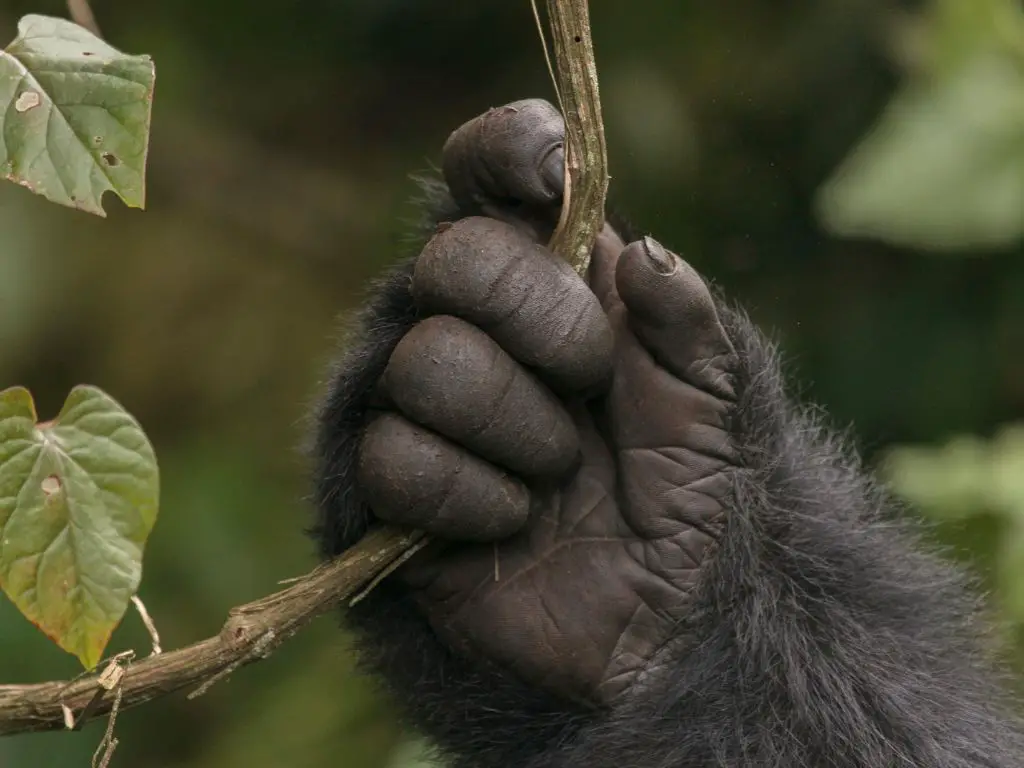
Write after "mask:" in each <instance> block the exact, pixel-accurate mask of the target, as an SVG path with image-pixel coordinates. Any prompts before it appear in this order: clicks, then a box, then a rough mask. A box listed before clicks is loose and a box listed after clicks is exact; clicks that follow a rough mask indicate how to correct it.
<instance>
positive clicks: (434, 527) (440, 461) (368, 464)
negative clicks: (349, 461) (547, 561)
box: [358, 414, 530, 541]
mask: <svg viewBox="0 0 1024 768" xmlns="http://www.w3.org/2000/svg"><path fill="white" fill-rule="evenodd" d="M358 478H359V483H360V485H361V486H362V488H363V491H364V493H365V494H366V499H367V501H368V502H369V504H370V508H371V509H372V510H373V512H374V514H375V515H376V516H377V517H379V518H380V519H381V520H384V521H386V522H390V523H394V524H396V525H407V526H410V527H413V528H418V529H421V530H425V531H426V532H427V533H430V534H432V535H434V536H439V537H441V538H445V539H453V540H462V541H495V540H497V539H503V538H506V537H508V536H511V535H512V534H514V533H515V532H516V531H518V530H519V529H520V527H522V525H523V524H524V523H525V522H526V519H527V517H528V516H529V512H530V496H529V492H528V491H527V489H526V487H525V486H524V485H523V484H522V483H521V482H520V481H519V480H517V479H515V478H513V477H510V476H509V475H507V474H505V473H503V472H501V471H500V470H498V469H497V468H496V467H493V466H491V465H490V464H487V463H486V462H485V461H483V460H481V459H479V458H477V457H476V456H473V455H472V454H470V453H468V452H467V451H466V450H464V449H462V448H460V447H458V446H456V445H453V444H452V443H450V442H448V441H447V440H445V439H444V438H442V437H440V436H439V435H435V434H433V433H432V432H430V431H428V430H426V429H424V428H423V427H419V426H416V425H415V424H412V423H410V422H409V421H407V420H406V419H404V418H402V417H401V416H398V415H397V414H386V415H384V416H381V417H379V418H378V419H377V420H375V421H374V422H372V423H371V424H370V426H369V427H368V428H367V430H366V433H365V434H364V436H363V441H362V443H361V445H360V451H359V469H358Z"/></svg>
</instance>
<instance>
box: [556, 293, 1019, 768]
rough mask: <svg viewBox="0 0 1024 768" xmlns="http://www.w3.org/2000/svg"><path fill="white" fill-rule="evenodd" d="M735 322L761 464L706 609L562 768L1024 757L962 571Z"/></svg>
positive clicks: (746, 482) (754, 466)
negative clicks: (939, 553) (791, 393)
mask: <svg viewBox="0 0 1024 768" xmlns="http://www.w3.org/2000/svg"><path fill="white" fill-rule="evenodd" d="M723 316H724V318H725V320H726V325H727V328H728V330H729V333H730V336H731V337H732V339H733V340H734V342H735V343H736V346H737V351H738V353H739V357H740V360H741V361H742V369H741V374H740V376H739V390H740V392H741V397H740V403H739V405H738V408H737V411H736V422H735V424H734V435H735V437H736V439H737V442H738V444H739V445H740V446H741V452H742V455H743V463H744V466H745V468H746V469H745V471H743V472H741V473H739V474H738V475H737V477H736V482H735V484H734V487H733V492H732V498H731V504H730V509H729V516H728V525H727V527H726V532H725V535H724V536H723V537H722V538H721V540H720V542H719V548H718V551H717V553H716V555H715V557H714V558H713V560H712V561H711V562H710V563H709V564H708V565H709V567H708V569H707V571H706V572H705V573H704V578H703V580H702V585H701V595H700V599H699V601H698V605H699V607H698V609H697V610H695V612H694V614H693V621H692V622H691V623H690V624H689V625H687V626H684V627H680V631H679V635H678V644H677V645H676V646H675V647H672V648H666V649H665V651H664V653H663V656H662V658H661V659H659V660H657V661H656V662H655V663H654V664H652V666H653V667H655V668H656V670H657V671H656V673H652V674H651V680H650V684H649V685H648V686H644V687H643V688H642V689H641V690H638V691H636V692H635V693H634V695H633V696H632V697H631V699H630V700H629V701H628V702H623V703H622V704H621V705H620V706H619V707H618V709H617V710H616V711H615V712H613V713H611V714H610V715H608V716H607V717H606V718H604V719H602V720H601V721H600V722H599V723H598V724H596V725H595V726H594V727H593V728H592V729H589V730H587V731H586V732H584V733H583V734H581V735H580V736H579V737H578V738H577V739H576V741H575V742H574V743H573V744H571V745H569V746H568V748H567V749H566V750H565V752H564V757H562V756H559V757H558V758H555V759H552V761H551V763H550V764H551V765H557V766H574V767H575V766H580V767H582V766H595V768H596V767H598V766H609V768H610V767H611V766H622V765H638V766H639V765H643V766H650V767H651V768H654V767H657V768H684V767H685V768H688V767H689V766H712V765H714V766H729V767H730V768H734V767H735V768H740V767H742V768H755V767H757V768H768V767H770V768H783V767H784V766H794V767H795V766H799V767H801V768H802V767H805V766H806V767H811V766H813V767H814V768H818V767H819V766H829V767H830V768H833V767H834V768H880V767H882V766H886V767H888V766H908V768H909V767H910V766H913V767H914V768H968V767H976V766H988V767H990V768H996V767H997V766H998V768H1010V766H1019V765H1020V764H1021V759H1022V757H1024V736H1022V726H1021V723H1020V720H1019V719H1018V717H1017V716H1016V715H1015V714H1013V712H1012V708H1011V702H1010V701H1009V700H1008V698H1007V697H1006V695H1005V694H1004V693H1003V692H1002V689H1001V685H1000V683H1001V682H1002V681H1001V680H999V679H998V678H999V675H998V673H997V671H996V670H995V668H989V667H986V666H985V662H984V660H983V659H984V655H985V653H984V639H983V638H982V637H979V624H982V623H983V622H980V621H978V620H977V619H978V615H977V610H976V609H977V605H976V601H975V599H974V598H973V596H972V595H971V593H970V591H969V589H968V585H967V584H966V583H965V580H964V578H963V575H962V574H961V573H960V572H958V571H956V570H955V569H953V568H952V567H951V566H950V565H948V564H946V563H944V562H942V561H941V560H940V559H938V558H937V557H935V556H934V555H932V554H930V553H928V551H927V548H926V547H925V546H924V545H923V544H922V542H921V540H920V538H919V536H918V533H917V532H916V531H915V530H913V528H911V527H910V526H909V525H907V524H904V523H900V522H897V521H896V520H895V518H894V514H893V513H894V510H893V509H892V503H891V502H890V500H889V499H888V498H887V497H886V495H885V494H884V492H883V491H882V490H881V489H879V488H878V487H877V486H876V485H875V484H874V483H873V481H872V480H871V479H870V478H869V477H867V476H866V475H865V474H864V473H863V472H862V471H861V469H860V467H859V464H858V460H857V458H856V457H855V455H854V454H853V453H852V451H850V449H849V448H847V446H846V445H844V441H843V440H842V439H841V438H840V437H838V436H837V435H836V434H834V433H833V432H831V431H830V430H829V429H828V428H827V427H825V426H823V424H822V423H821V421H820V418H819V416H818V415H817V414H816V413H814V412H812V411H808V410H803V409H800V408H798V407H796V406H794V405H793V404H791V403H790V402H789V401H788V399H787V397H786V394H785V391H784V388H783V382H782V376H781V373H780V367H779V363H778V360H777V358H776V355H775V351H774V349H773V347H772V346H771V345H770V344H768V343H767V342H766V340H765V339H764V338H763V337H762V336H761V334H760V333H759V332H758V331H757V330H756V328H754V326H753V325H752V324H751V323H750V322H749V321H748V320H747V319H746V317H745V316H744V315H743V314H742V313H739V312H732V311H728V310H723ZM637 755H643V756H644V762H642V763H640V762H637V757H636V756H637Z"/></svg>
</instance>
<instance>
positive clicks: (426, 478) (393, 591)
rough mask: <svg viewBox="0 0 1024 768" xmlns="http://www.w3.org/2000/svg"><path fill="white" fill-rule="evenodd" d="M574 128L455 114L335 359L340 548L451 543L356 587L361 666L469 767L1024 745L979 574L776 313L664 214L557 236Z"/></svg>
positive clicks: (886, 762)
mask: <svg viewBox="0 0 1024 768" xmlns="http://www.w3.org/2000/svg"><path fill="white" fill-rule="evenodd" d="M561 141H562V121H561V118H560V117H559V115H558V113H557V112H556V111H555V110H554V109H553V108H552V107H551V106H550V105H548V104H546V103H545V102H542V101H536V100H534V101H523V102H516V103H515V104H512V105H508V106H506V107H502V108H499V109H495V110H491V111H489V112H488V113H486V114H485V115H482V116H481V117H479V118H477V119H476V120H473V121H471V122H470V123H468V124H466V125H465V126H463V127H462V128H461V129H459V130H458V131H456V132H455V133H454V134H453V135H452V137H451V138H450V139H449V141H448V143H447V144H446V146H445V149H444V157H443V168H444V175H445V182H446V183H445V184H444V185H442V184H440V183H436V182H435V183H433V184H432V183H430V182H425V190H426V193H427V197H428V199H429V202H430V216H431V219H432V223H431V225H430V227H429V230H430V232H431V237H430V239H429V242H427V244H426V246H425V247H424V248H423V250H422V251H421V252H420V253H419V254H418V255H417V256H416V258H415V259H413V260H412V262H411V263H408V264H404V265H399V266H398V267H397V268H396V269H395V270H394V271H393V272H392V274H390V275H389V276H388V277H386V278H385V279H384V280H383V281H381V282H380V283H379V284H378V285H377V286H375V288H374V290H373V291H372V294H371V296H370V297H369V299H368V300H367V302H366V305H365V307H364V308H363V310H362V313H361V316H360V318H359V321H358V323H357V326H356V330H357V335H356V336H355V337H354V339H352V340H350V343H349V344H348V345H347V347H346V349H345V351H344V353H343V354H342V355H341V356H340V357H339V359H338V361H337V363H336V365H335V368H334V370H333V371H332V373H331V377H330V381H329V383H328V386H327V392H326V396H325V398H324V401H323V404H322V406H321V409H320V411H319V412H318V413H317V435H316V444H315V446H314V451H315V459H316V469H315V480H316V509H317V515H318V517H317V524H316V526H315V528H314V535H315V536H316V538H317V540H318V543H319V545H320V550H321V553H322V555H323V556H324V557H328V558H329V557H333V556H335V555H337V554H338V553H340V552H342V551H344V550H345V549H346V548H347V547H350V546H352V545H353V544H354V543H356V542H357V541H358V540H359V538H360V537H361V536H362V535H364V533H365V532H366V531H367V530H368V528H369V527H371V526H372V525H373V524H374V523H375V522H376V521H378V520H385V521H389V522H393V523H398V524H403V525H409V526H414V527H416V528H421V529H425V530H427V531H429V532H430V533H431V534H432V542H433V543H432V545H431V547H430V548H429V549H427V550H424V551H423V552H421V553H420V554H419V555H417V556H416V558H414V559H413V560H411V561H410V562H409V563H407V564H406V565H405V566H403V567H402V568H401V569H400V570H399V571H397V572H396V573H395V574H394V575H392V576H391V577H389V578H388V579H385V580H384V581H383V583H381V584H380V585H378V586H377V587H376V588H375V589H374V590H373V591H372V592H371V593H370V594H369V596H368V597H367V598H366V599H365V600H363V601H362V602H360V603H359V604H358V605H356V606H354V607H352V608H350V609H348V610H346V612H345V617H346V621H347V623H348V624H349V626H350V627H351V628H352V629H354V630H355V632H356V642H357V645H358V648H359V653H360V659H361V661H362V663H363V666H364V668H365V669H368V670H369V671H371V672H372V673H374V674H375V675H377V676H378V677H379V679H380V680H381V681H382V682H384V683H386V684H387V686H388V688H389V689H390V691H391V692H392V693H393V694H394V695H395V699H396V702H397V703H398V704H399V705H400V708H401V710H402V712H403V713H404V714H405V715H406V716H407V717H408V719H409V720H410V721H411V723H412V724H413V725H414V726H415V727H417V728H419V729H420V730H422V731H423V732H424V733H426V734H427V735H428V736H429V737H430V739H431V742H432V744H433V745H435V746H436V747H437V748H438V749H439V750H440V752H441V754H442V755H443V756H444V757H445V758H446V759H447V760H448V761H449V764H450V765H451V766H452V768H981V767H984V768H1019V767H1020V765H1022V764H1024V724H1022V722H1021V719H1020V718H1019V717H1018V716H1017V714H1016V712H1015V710H1016V709H1019V702H1015V701H1013V700H1012V698H1011V697H1010V696H1008V695H1007V691H1006V689H1005V687H1004V686H1003V685H1002V679H1003V670H1001V669H1000V668H998V667H997V666H995V665H991V664H988V663H987V661H986V658H987V657H986V650H987V649H986V646H985V643H986V640H987V638H986V637H984V628H985V623H984V622H983V621H980V620H979V618H980V617H979V614H978V611H977V605H978V601H977V598H976V595H975V594H974V593H973V592H972V591H971V589H970V586H969V582H968V580H967V579H965V578H964V575H963V574H962V573H961V572H959V571H958V570H957V569H956V568H955V567H953V566H952V565H951V564H950V563H948V562H946V561H944V560H943V559H942V558H940V557H937V556H936V555H935V554H934V553H933V552H931V551H930V550H929V548H928V547H927V546H926V544H925V543H924V541H923V540H922V537H921V536H920V531H919V530H918V529H917V527H916V526H915V525H914V524H913V522H912V521H904V520H900V519H899V514H898V511H899V510H898V505H896V504H894V503H893V502H892V500H891V499H890V498H889V497H888V495H887V494H886V493H885V491H884V489H882V488H880V487H879V485H878V484H877V483H876V482H874V480H873V479H872V478H871V477H870V475H869V474H868V473H867V472H865V471H864V470H863V468H862V467H861V465H860V462H859V459H858V457H857V456H856V453H855V452H854V451H853V450H852V449H851V448H850V447H849V446H848V445H847V444H846V442H845V441H844V439H843V438H842V437H841V436H839V435H837V434H836V433H835V432H834V431H833V430H832V429H830V428H829V426H828V425H827V423H826V422H825V421H824V420H823V418H822V413H821V411H820V409H815V408H804V407H802V406H800V405H799V404H797V403H795V402H794V401H793V400H792V399H791V398H790V397H789V395H788V394H787V391H786V387H785V382H784V377H783V376H782V373H781V366H780V364H779V360H778V355H777V353H776V350H775V348H774V346H773V345H772V344H771V343H770V342H768V341H767V340H766V339H765V337H764V336H763V335H762V334H761V333H760V331H759V330H758V329H757V328H756V326H754V325H753V323H751V322H750V320H749V319H748V318H747V317H746V316H745V315H744V314H743V312H742V311H740V310H739V309H738V308H736V307H734V306H731V305H729V304H727V303H726V302H724V301H722V300H721V299H720V297H718V296H717V295H712V293H711V292H709V290H708V288H707V286H706V285H705V284H704V282H703V281H702V280H701V278H700V277H699V276H698V275H697V274H696V273H695V272H694V271H693V270H692V269H691V268H690V267H689V266H688V265H687V264H686V263H685V262H684V261H683V260H682V259H680V258H679V257H678V256H676V255H674V254H672V253H669V252H668V251H667V250H665V249H664V248H663V247H662V246H661V245H659V244H658V243H657V242H655V241H654V240H652V239H650V238H635V237H631V236H629V235H628V234H626V233H625V232H624V231H623V230H622V229H619V230H616V229H615V228H614V227H611V226H605V228H604V230H603V231H602V233H601V235H600V237H599V239H598V242H597V245H596V246H595V249H594V252H593V255H592V264H591V269H590V273H589V274H588V275H587V276H586V280H584V279H581V278H580V277H578V276H577V275H575V274H574V273H573V272H572V270H571V269H570V268H569V267H568V266H567V265H566V264H565V263H564V262H562V261H561V260H559V259H558V258H556V257H555V256H554V255H553V254H551V253H550V252H549V251H548V250H547V248H546V247H545V245H544V244H545V243H546V242H548V239H549V237H550V235H551V232H552V230H553V227H554V224H555V221H556V217H557V214H558V211H559V207H560V204H561V201H560V196H561V189H562V174H561V166H562V155H561V154H560V153H561ZM624 240H633V241H634V242H628V243H627V242H624ZM889 373H890V372H888V371H887V372H886V375H889ZM338 764H339V765H341V764H343V761H342V762H340V763H338Z"/></svg>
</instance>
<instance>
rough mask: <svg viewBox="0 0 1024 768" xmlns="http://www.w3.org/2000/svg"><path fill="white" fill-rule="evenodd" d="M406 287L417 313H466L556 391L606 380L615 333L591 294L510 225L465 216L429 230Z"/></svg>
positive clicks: (464, 315)
mask: <svg viewBox="0 0 1024 768" xmlns="http://www.w3.org/2000/svg"><path fill="white" fill-rule="evenodd" d="M412 292H413V296H414V298H415V300H416V303H417V305H418V307H419V308H420V310H421V311H423V312H427V313H436V314H451V315H457V316H459V317H462V318H465V319H466V320H468V321H469V322H471V323H473V324H474V325H476V326H479V327H480V328H482V329H483V330H484V331H486V332H487V333H488V334H489V335H490V336H491V338H493V339H494V340H495V341H497V342H498V343H499V344H500V345H501V346H502V347H503V348H504V349H505V351H507V352H508V353H509V354H511V355H512V356H513V357H515V358H516V359H517V360H518V361H519V362H521V363H522V364H523V365H526V366H529V367H531V368H534V369H536V370H537V371H538V372H539V373H540V374H541V376H543V377H544V378H545V380H547V381H548V382H550V383H551V384H552V385H553V386H555V387H556V388H558V389H565V390H570V391H581V390H589V389H593V388H597V387H598V386H600V385H601V384H603V383H605V382H606V381H607V380H608V379H609V376H610V374H611V360H612V347H613V344H614V337H613V335H612V330H611V326H610V325H609V324H608V318H607V317H606V316H605V313H604V310H603V309H602V308H601V305H600V302H599V301H598V300H597V297H596V296H595V295H594V293H593V292H592V291H591V290H590V288H588V287H587V285H586V283H584V282H583V280H582V279H581V278H580V277H579V276H578V275H577V274H576V273H575V272H573V270H572V268H571V267H570V266H569V265H568V264H567V263H566V262H565V261H564V260H562V259H559V258H557V257H556V256H555V255H554V254H552V253H551V252H550V251H548V250H547V249H546V248H544V247H542V246H540V245H537V244H536V243H535V242H533V241H532V240H531V239H530V238H529V237H528V236H527V235H526V234H524V233H523V232H521V231H520V230H518V229H516V228H515V227H513V226H511V225H509V224H505V223H503V222H500V221H495V220H494V219H485V218H481V217H472V218H468V219H462V220H460V221H457V222H455V223H454V224H452V225H451V226H450V227H448V228H447V229H445V230H444V231H442V232H440V233H438V234H437V235H435V236H434V237H433V238H432V239H431V240H430V242H429V243H427V245H426V247H425V248H424V249H423V252H422V253H421V254H420V257H419V260H418V261H417V262H416V267H415V271H414V273H413V283H412Z"/></svg>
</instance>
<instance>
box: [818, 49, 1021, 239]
mask: <svg viewBox="0 0 1024 768" xmlns="http://www.w3.org/2000/svg"><path fill="white" fill-rule="evenodd" d="M818 211H819V214H820V216H821V218H822V219H823V221H824V223H825V225H826V226H827V227H829V228H830V229H831V230H832V231H834V232H835V233H837V234H840V235H845V236H868V237H877V238H880V239H883V240H887V241H889V242H893V243H897V244H900V245H910V246H918V247H925V248H932V249H936V250H948V249H954V248H964V247H977V246H989V247H991V246H1007V245H1010V244H1013V243H1014V242H1016V241H1017V240H1018V239H1019V238H1021V237H1022V236H1024V66H1022V65H1021V64H1020V63H1019V62H1017V61H1015V60H1013V59H1012V58H1011V57H1009V56H1006V55H999V54H995V53H988V54H984V55H979V56H978V57H976V58H974V59H973V60H972V61H971V62H970V63H969V64H967V65H965V66H963V67H960V68H958V69H957V70H956V71H955V72H951V73H944V74H943V75H942V76H939V77H935V78H931V79H928V80H925V81H920V82H915V83H912V84H910V85H909V86H907V87H906V88H905V89H904V90H903V91H902V92H901V93H900V94H898V95H897V96H896V98H895V99H894V100H893V102H892V103H891V104H890V105H889V107H888V108H887V109H886V111H885V113H884V114H883V116H882V118H881V120H880V121H879V122H878V124H877V125H876V126H875V127H874V128H873V129H872V131H871V132H870V134H869V135H868V136H867V138H866V139H865V140H864V141H863V142H862V144H861V145H860V146H859V147H858V148H857V149H856V150H855V151H854V152H853V154H852V155H850V157H849V158H847V160H846V161H845V162H844V163H843V165H842V166H841V167H840V169H839V170H838V172H837V173H836V174H835V176H834V177H833V178H832V179H831V180H830V181H829V182H828V183H827V184H826V185H825V186H824V187H823V188H822V190H821V191H820V194H819V198H818Z"/></svg>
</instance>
